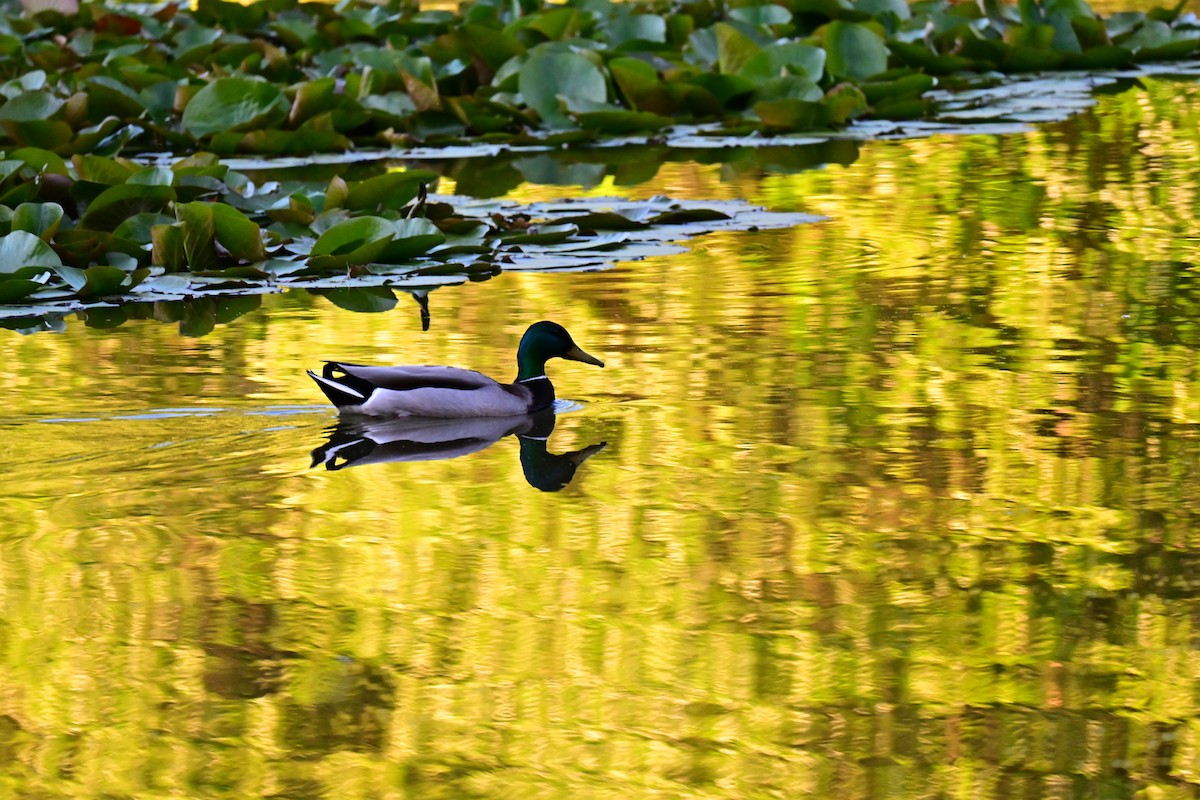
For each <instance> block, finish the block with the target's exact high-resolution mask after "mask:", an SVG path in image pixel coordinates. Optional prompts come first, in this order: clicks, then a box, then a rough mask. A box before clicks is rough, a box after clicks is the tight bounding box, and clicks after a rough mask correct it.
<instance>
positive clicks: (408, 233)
mask: <svg viewBox="0 0 1200 800" xmlns="http://www.w3.org/2000/svg"><path fill="white" fill-rule="evenodd" d="M392 224H393V226H394V227H395V231H396V238H394V239H392V241H391V243H390V244H389V245H388V246H387V248H386V249H385V250H384V251H383V253H381V254H380V256H379V260H380V261H383V262H385V263H388V264H398V263H401V262H404V261H408V260H409V259H411V258H415V257H416V256H420V255H424V254H425V253H428V252H429V251H430V250H431V249H433V248H434V247H437V246H438V245H439V244H441V243H443V242H444V241H446V235H445V234H444V233H442V232H441V231H440V230H438V228H437V226H436V225H434V224H433V223H432V222H430V221H429V220H427V219H399V220H396V221H395V222H393V223H392Z"/></svg>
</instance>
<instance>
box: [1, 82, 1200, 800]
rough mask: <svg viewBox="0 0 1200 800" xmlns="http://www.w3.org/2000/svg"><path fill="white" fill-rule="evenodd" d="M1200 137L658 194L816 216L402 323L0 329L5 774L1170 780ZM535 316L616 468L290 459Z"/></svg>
mask: <svg viewBox="0 0 1200 800" xmlns="http://www.w3.org/2000/svg"><path fill="white" fill-rule="evenodd" d="M1198 116H1200V115H1198V114H1197V104H1196V94H1195V92H1194V90H1192V89H1188V90H1186V91H1183V90H1181V89H1180V88H1179V87H1172V86H1169V85H1154V86H1152V87H1151V90H1150V91H1149V92H1148V93H1142V92H1131V93H1127V94H1123V95H1116V96H1113V97H1108V98H1104V99H1103V101H1102V105H1101V109H1100V111H1099V112H1098V113H1097V114H1095V115H1089V116H1087V117H1084V118H1081V119H1078V120H1074V121H1071V122H1068V123H1064V124H1061V125H1054V126H1049V127H1047V128H1044V129H1039V130H1038V131H1034V132H1031V133H1029V134H1028V135H1024V136H1016V137H1005V138H1003V139H995V138H959V139H937V140H925V141H915V142H891V143H876V144H872V145H869V146H866V147H864V148H863V150H862V152H861V154H860V158H859V160H858V161H857V162H855V163H854V164H852V165H850V166H848V167H837V166H831V167H829V168H827V169H824V170H820V171H814V172H808V173H803V174H799V175H768V176H762V177H753V176H743V177H738V178H735V179H732V180H726V181H722V175H725V176H726V177H728V172H723V171H722V169H721V168H720V167H703V166H696V165H667V166H665V167H664V169H663V170H662V172H661V173H660V176H659V178H658V180H657V181H656V182H655V183H654V184H652V185H647V186H643V187H638V188H636V189H633V190H631V192H632V193H634V194H641V193H644V194H658V193H664V194H676V195H684V194H690V195H695V196H702V197H748V198H750V199H752V200H754V201H757V202H762V203H766V204H768V205H771V206H773V207H777V208H784V209H789V210H802V211H807V212H812V213H820V214H825V215H827V216H828V217H830V219H829V221H827V222H823V223H819V224H814V225H809V226H805V227H801V228H797V229H795V230H791V231H773V232H761V233H753V234H737V235H734V234H718V235H712V236H708V237H704V238H701V239H698V240H696V241H695V242H694V243H693V246H692V249H691V251H690V252H689V253H688V254H686V255H682V256H678V257H672V258H662V259H656V260H651V261H646V262H642V263H638V264H632V265H625V266H622V267H620V268H619V269H617V270H614V271H610V272H603V273H590V274H573V275H521V274H506V275H502V276H501V277H499V278H497V279H494V280H492V281H489V282H486V283H483V284H470V285H467V286H464V287H458V288H447V289H443V290H439V291H436V292H434V293H433V294H432V295H431V297H430V300H431V306H432V309H433V326H432V328H431V330H430V332H429V333H427V334H422V333H421V331H420V324H419V319H418V316H417V309H416V306H415V304H413V305H411V306H409V305H406V304H405V302H402V303H401V306H400V307H399V309H398V310H397V311H395V312H393V313H389V314H384V315H357V314H350V313H347V312H344V311H341V310H338V309H336V308H334V307H332V306H331V305H328V304H325V302H324V301H323V300H318V299H316V298H311V297H307V296H300V295H294V294H293V295H284V296H280V297H275V298H270V299H268V301H267V302H266V304H265V305H266V311H265V312H259V313H255V314H252V315H249V316H247V317H243V318H242V319H240V320H238V321H237V322H235V323H234V324H232V325H228V326H222V327H218V328H217V330H216V331H215V332H214V333H213V334H212V335H210V336H208V337H205V338H203V339H198V340H196V339H184V338H180V337H179V336H178V335H177V333H176V331H175V330H174V328H172V327H171V326H168V325H164V324H159V323H154V322H140V323H130V324H127V325H125V326H122V327H121V328H118V329H115V330H112V331H93V330H89V329H87V328H85V327H84V326H83V325H81V324H77V323H76V324H71V325H70V326H68V330H67V332H66V333H65V334H62V335H56V336H51V335H38V336H33V337H27V338H21V337H18V336H16V335H5V336H0V363H2V364H3V367H0V384H2V385H3V387H4V389H5V393H6V397H7V401H8V402H7V406H6V410H5V413H4V415H3V416H2V417H0V431H2V433H3V436H2V437H0V458H2V459H3V461H4V463H5V465H6V470H5V477H6V491H5V502H4V503H3V504H2V505H0V525H2V526H3V530H4V531H5V536H4V537H3V538H2V539H0V621H2V622H3V625H2V626H0V752H3V754H4V756H5V763H6V764H7V769H6V770H5V771H4V776H3V778H0V785H2V786H3V787H4V791H5V792H6V793H7V794H8V795H9V796H13V797H20V796H39V797H94V796H100V795H106V796H144V797H160V796H188V797H191V796H204V797H221V798H226V797H227V798H241V797H287V798H302V797H322V798H355V797H362V798H375V797H455V798H457V797H471V796H482V797H521V798H524V797H617V796H623V797H629V796H636V797H643V796H645V797H655V796H660V797H737V798H743V797H789V798H791V797H813V798H823V797H828V796H831V795H833V794H834V793H835V792H836V793H839V794H842V795H845V796H847V797H862V798H868V797H869V798H876V797H892V798H925V797H964V798H966V797H972V798H974V797H982V798H1009V797H1029V798H1033V797H1063V798H1067V797H1071V798H1075V797H1080V798H1084V797H1086V798H1091V797H1097V798H1099V797H1134V796H1137V797H1159V798H1183V797H1193V796H1194V794H1195V791H1196V782H1197V781H1198V780H1200V775H1198V768H1200V751H1198V742H1200V738H1198V735H1200V722H1198V718H1197V708H1196V705H1197V700H1196V698H1197V696H1198V694H1197V686H1198V683H1197V679H1198V677H1200V676H1198V675H1197V667H1196V664H1197V662H1196V659H1195V658H1194V651H1195V647H1196V630H1195V628H1196V620H1197V619H1200V616H1198V615H1197V611H1198V607H1197V602H1196V598H1197V585H1196V579H1195V577H1194V576H1195V574H1196V567H1197V558H1196V554H1195V552H1194V549H1195V548H1196V547H1198V546H1200V542H1197V541H1196V539H1197V533H1196V531H1197V527H1196V525H1195V521H1196V520H1197V518H1200V493H1198V492H1197V491H1196V489H1197V486H1198V485H1200V481H1198V478H1200V447H1198V446H1197V425H1198V424H1200V382H1198V381H1197V376H1196V368H1197V359H1196V348H1197V346H1198V344H1200V336H1198V329H1197V325H1198V324H1200V322H1198V320H1200V315H1198V314H1197V313H1196V312H1197V311H1198V308H1197V300H1198V299H1200V298H1198V293H1197V283H1196V277H1195V266H1194V263H1193V261H1194V253H1195V242H1196V241H1197V239H1198V237H1197V233H1198V231H1197V223H1196V221H1195V213H1194V212H1195V209H1196V206H1197V196H1196V189H1195V183H1194V176H1195V174H1196V173H1197V167H1198V166H1200V159H1198V157H1197V149H1196V143H1197V133H1196V131H1197V130H1200V125H1198V124H1197V123H1198V122H1200V119H1198ZM547 191H548V190H547ZM545 193H546V191H543V190H541V189H528V190H525V191H524V192H523V193H522V194H523V196H527V197H532V196H534V195H535V194H537V195H538V196H544V194H545ZM538 318H553V319H556V320H558V321H560V322H563V323H564V324H566V325H567V326H568V327H569V329H570V330H571V332H572V333H573V335H574V336H575V338H576V340H577V341H578V342H579V343H580V344H581V345H582V346H583V347H584V348H585V349H587V350H588V351H589V352H593V353H595V354H596V355H597V356H599V357H601V358H603V359H604V360H605V361H606V363H607V364H608V367H607V368H606V369H604V370H602V371H601V370H592V369H587V368H584V367H582V366H580V365H576V364H571V363H566V362H553V363H552V365H551V367H552V375H553V377H554V379H555V383H556V386H557V388H558V390H559V395H560V396H561V397H565V398H569V399H571V400H574V401H576V402H577V403H578V404H580V405H581V406H582V407H581V408H579V409H578V410H575V411H572V412H570V413H567V414H564V415H561V416H560V417H559V419H558V424H557V427H556V429H555V431H554V433H553V434H552V436H551V439H550V449H551V450H552V451H553V452H562V451H566V450H574V449H579V448H583V447H586V446H588V445H590V444H593V443H595V442H598V441H607V442H608V448H607V449H606V450H604V451H603V452H601V453H598V454H597V455H595V456H594V457H592V458H591V459H590V460H588V461H587V463H585V464H583V465H582V466H581V467H580V468H579V471H578V473H577V474H576V476H575V479H574V480H573V481H572V482H571V483H570V485H569V486H567V487H566V488H565V489H564V490H563V491H562V492H560V493H557V494H546V493H543V492H539V491H537V490H535V489H533V488H532V487H530V486H529V485H528V484H527V483H526V480H525V476H524V475H523V474H522V470H521V468H520V463H519V458H518V455H519V443H518V442H517V441H516V440H515V439H514V438H513V437H507V438H504V439H500V440H499V441H497V442H496V444H494V445H492V446H491V447H488V448H487V449H485V450H482V451H480V452H478V453H475V454H472V455H470V456H466V457H464V458H461V459H455V460H450V461H433V462H424V463H418V464H381V465H367V466H363V467H358V468H355V469H350V470H344V471H338V472H327V471H324V470H320V469H317V470H310V469H309V468H308V465H309V453H310V451H311V450H312V449H313V448H314V447H316V446H317V445H319V444H320V443H321V442H323V441H324V440H325V436H326V428H327V427H328V426H329V424H330V423H331V422H332V421H333V420H332V415H331V414H329V413H328V411H326V410H324V408H323V407H322V406H321V405H320V404H321V397H320V395H319V392H318V391H317V390H316V388H315V387H313V386H312V385H311V383H310V382H309V380H308V378H307V377H305V376H304V373H303V370H304V368H305V367H307V366H311V365H313V364H314V363H316V362H318V361H319V360H320V359H321V358H324V357H330V358H332V357H338V358H344V359H347V360H356V361H368V362H380V361H413V362H418V363H449V364H459V365H464V366H470V367H473V368H477V369H481V370H482V371H485V372H487V373H489V374H493V375H496V376H498V377H508V376H511V374H512V372H513V359H514V349H515V343H516V342H517V340H518V339H519V336H520V334H521V332H522V331H523V330H524V327H525V326H526V325H527V324H528V323H529V322H530V321H531V320H534V319H538ZM163 408H182V409H184V410H181V411H179V412H176V413H178V414H179V416H161V415H160V416H157V417H155V416H153V415H151V414H148V412H151V411H153V410H154V409H163ZM196 409H207V410H208V411H207V413H206V412H204V411H198V410H196ZM128 417H135V418H128ZM138 417H140V418H138ZM146 417H151V418H146ZM62 418H94V421H79V422H46V421H42V420H46V419H62Z"/></svg>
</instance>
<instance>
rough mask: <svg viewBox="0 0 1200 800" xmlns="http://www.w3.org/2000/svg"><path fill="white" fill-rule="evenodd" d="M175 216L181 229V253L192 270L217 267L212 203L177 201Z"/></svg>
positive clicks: (215, 231)
mask: <svg viewBox="0 0 1200 800" xmlns="http://www.w3.org/2000/svg"><path fill="white" fill-rule="evenodd" d="M175 216H176V217H177V218H178V219H179V223H180V228H181V229H182V231H183V253H184V257H185V258H186V259H187V265H188V268H189V269H190V270H192V271H193V272H203V271H205V270H211V269H217V268H218V267H219V266H220V261H219V259H218V258H217V230H216V223H215V221H214V220H213V216H214V214H213V204H212V203H202V202H196V203H177V204H176V205H175Z"/></svg>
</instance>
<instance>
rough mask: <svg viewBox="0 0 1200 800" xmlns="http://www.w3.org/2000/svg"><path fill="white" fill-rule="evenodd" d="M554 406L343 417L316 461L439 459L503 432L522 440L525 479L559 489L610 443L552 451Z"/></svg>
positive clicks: (332, 466)
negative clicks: (464, 414) (460, 414)
mask: <svg viewBox="0 0 1200 800" xmlns="http://www.w3.org/2000/svg"><path fill="white" fill-rule="evenodd" d="M554 422H555V415H554V411H553V410H552V409H546V410H544V411H539V412H538V413H536V414H524V415H521V416H515V417H474V418H465V419H431V418H428V417H400V418H395V419H378V418H375V417H357V416H356V417H343V418H342V419H340V420H339V421H338V423H337V424H336V425H334V426H333V427H331V428H329V429H327V433H328V434H329V439H328V441H326V442H325V443H324V444H322V445H321V446H320V447H318V448H316V449H315V450H313V452H312V466H313V467H315V466H317V465H318V464H324V465H325V469H328V470H337V469H345V468H346V467H358V466H362V465H363V464H382V463H385V462H389V461H439V460H441V459H446V458H458V457H459V456H465V455H468V454H469V453H475V452H478V451H480V450H483V449H486V448H488V447H490V446H491V445H493V444H495V443H496V442H498V441H500V440H501V439H503V438H504V437H505V436H510V435H512V436H516V437H517V440H518V441H519V442H520V445H521V469H522V470H523V471H524V472H525V480H526V481H528V482H529V485H530V486H532V487H534V488H535V489H541V490H542V491H543V492H557V491H559V490H560V489H563V488H564V487H566V486H567V484H569V483H570V482H571V480H572V479H573V478H574V477H575V470H577V469H579V465H580V464H582V463H583V462H584V461H587V460H588V459H589V458H591V457H592V456H594V455H596V453H599V452H600V451H601V450H603V449H604V448H605V447H607V446H608V443H607V442H600V443H599V444H593V445H589V446H587V447H584V448H582V449H579V450H573V451H571V452H569V453H551V452H550V451H549V450H548V449H547V441H548V440H549V438H550V434H551V433H552V432H553V431H554Z"/></svg>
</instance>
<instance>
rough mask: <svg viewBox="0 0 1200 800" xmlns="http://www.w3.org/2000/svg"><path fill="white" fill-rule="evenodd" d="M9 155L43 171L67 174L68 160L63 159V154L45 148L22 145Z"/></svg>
mask: <svg viewBox="0 0 1200 800" xmlns="http://www.w3.org/2000/svg"><path fill="white" fill-rule="evenodd" d="M9 155H10V156H11V157H12V158H15V159H19V160H21V161H24V162H25V163H26V164H28V165H29V166H31V167H33V168H34V169H36V170H37V171H38V172H41V173H52V174H54V175H66V174H67V162H65V161H63V159H62V156H60V155H58V154H57V153H52V152H50V151H49V150H43V149H42V148H40V147H22V148H20V149H19V150H14V151H13V152H12V153H10V154H9Z"/></svg>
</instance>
